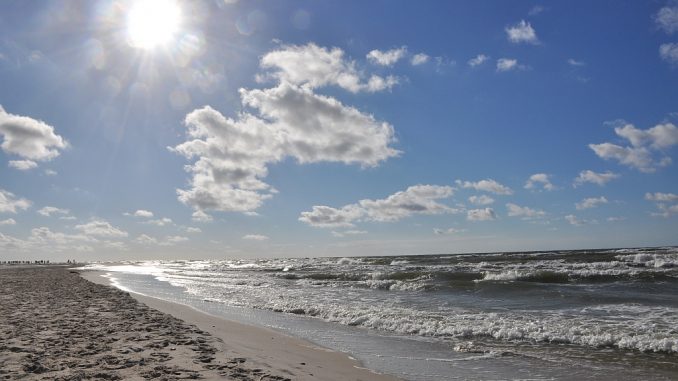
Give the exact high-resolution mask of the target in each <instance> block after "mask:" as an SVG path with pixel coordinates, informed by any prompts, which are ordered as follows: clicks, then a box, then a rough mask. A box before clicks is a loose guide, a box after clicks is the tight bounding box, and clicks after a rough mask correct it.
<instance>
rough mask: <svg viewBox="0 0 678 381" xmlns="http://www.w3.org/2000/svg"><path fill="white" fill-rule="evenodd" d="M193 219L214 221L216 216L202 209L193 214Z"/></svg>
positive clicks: (196, 220)
mask: <svg viewBox="0 0 678 381" xmlns="http://www.w3.org/2000/svg"><path fill="white" fill-rule="evenodd" d="M191 219H192V220H193V221H195V222H212V220H213V219H214V218H212V216H210V215H209V214H207V213H205V212H203V211H202V210H196V211H195V212H193V214H192V215H191Z"/></svg>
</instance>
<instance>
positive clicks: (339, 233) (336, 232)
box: [332, 230, 367, 238]
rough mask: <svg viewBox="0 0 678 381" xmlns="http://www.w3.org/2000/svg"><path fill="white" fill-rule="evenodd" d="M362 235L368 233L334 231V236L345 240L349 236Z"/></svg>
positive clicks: (360, 231)
mask: <svg viewBox="0 0 678 381" xmlns="http://www.w3.org/2000/svg"><path fill="white" fill-rule="evenodd" d="M360 234H367V231H365V230H345V231H341V232H338V231H332V235H333V236H335V237H337V238H343V237H346V236H347V235H360Z"/></svg>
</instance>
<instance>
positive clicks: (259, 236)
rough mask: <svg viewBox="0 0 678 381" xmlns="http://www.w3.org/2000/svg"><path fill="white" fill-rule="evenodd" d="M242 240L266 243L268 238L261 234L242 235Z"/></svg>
mask: <svg viewBox="0 0 678 381" xmlns="http://www.w3.org/2000/svg"><path fill="white" fill-rule="evenodd" d="M242 239H244V240H248V241H267V240H268V237H267V236H265V235H262V234H247V235H244V236H243V237H242Z"/></svg>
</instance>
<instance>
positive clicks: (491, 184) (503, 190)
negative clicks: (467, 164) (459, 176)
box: [455, 179, 513, 195]
mask: <svg viewBox="0 0 678 381" xmlns="http://www.w3.org/2000/svg"><path fill="white" fill-rule="evenodd" d="M455 183H456V184H457V185H458V186H460V187H462V188H467V189H468V188H472V189H475V190H479V191H483V192H489V193H494V194H499V195H511V194H513V190H511V188H509V187H507V186H505V185H502V184H500V183H498V182H496V181H495V180H492V179H485V180H480V181H477V182H472V181H461V180H457V181H455Z"/></svg>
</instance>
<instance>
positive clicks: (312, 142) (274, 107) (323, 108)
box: [170, 44, 400, 221]
mask: <svg viewBox="0 0 678 381" xmlns="http://www.w3.org/2000/svg"><path fill="white" fill-rule="evenodd" d="M317 55H320V56H322V57H324V59H326V60H328V61H332V60H339V61H341V62H343V61H342V55H343V52H342V51H341V50H337V49H333V50H327V49H324V48H319V47H317V46H315V45H313V44H309V45H306V46H292V47H285V48H284V49H282V50H278V51H275V52H273V53H269V54H267V55H266V56H264V58H263V59H262V66H263V67H278V68H280V71H278V72H276V73H274V74H275V76H276V78H278V79H279V80H280V83H279V84H278V85H277V86H276V87H273V88H269V89H263V90H260V89H254V90H246V89H241V90H240V96H241V99H242V103H243V105H244V106H246V107H248V108H249V109H250V110H252V111H253V112H252V113H249V112H243V113H241V114H239V115H238V118H237V119H229V118H226V117H224V116H223V115H222V114H221V113H219V112H218V111H216V110H214V109H213V108H211V107H209V106H206V107H203V108H201V109H197V110H194V111H192V112H191V113H189V114H188V115H187V116H186V119H185V124H186V126H187V128H188V139H187V141H186V142H184V143H182V144H179V145H178V146H176V147H171V148H170V149H171V150H172V151H174V152H176V153H179V154H181V155H183V156H185V157H186V158H187V159H189V160H192V159H197V160H196V161H195V162H194V163H192V164H190V165H188V166H187V167H186V168H187V171H189V172H190V173H191V174H192V179H191V182H190V187H189V189H178V190H177V195H178V199H179V200H180V201H181V202H182V203H184V204H186V205H188V206H191V207H193V208H194V209H195V211H196V212H195V213H194V215H193V218H194V220H196V221H201V220H203V221H204V220H207V219H209V218H211V217H210V216H209V215H208V214H207V213H206V212H207V211H209V210H214V211H224V212H229V211H234V212H243V213H249V212H253V211H254V210H256V209H257V208H259V207H260V206H261V205H262V204H263V202H264V201H265V200H266V199H268V198H271V197H272V196H273V194H275V193H276V190H275V189H273V188H271V187H270V185H268V184H266V183H265V182H264V181H263V179H264V178H265V177H266V176H267V175H268V166H269V165H270V164H272V163H276V162H280V161H281V160H283V159H285V158H287V157H291V158H294V159H296V160H297V161H298V162H299V163H302V164H305V163H316V162H323V161H328V162H340V163H344V164H357V165H360V166H361V167H374V166H377V165H379V164H380V163H381V162H383V161H385V160H387V159H389V158H391V157H394V156H397V155H398V154H399V153H400V152H399V151H397V150H396V149H394V148H392V147H391V144H393V143H394V142H395V137H394V130H393V127H392V126H391V125H390V124H388V123H386V122H381V121H378V120H376V119H375V118H374V117H373V116H372V115H369V114H365V113H362V112H360V111H358V110H357V109H355V108H353V107H349V106H346V105H344V104H342V103H341V102H339V101H338V100H336V99H335V98H332V97H327V96H323V95H319V94H316V93H315V92H314V90H313V89H314V88H315V87H318V86H323V85H328V84H338V83H340V82H341V83H344V82H343V81H344V80H341V79H338V78H343V77H342V75H340V74H341V73H335V74H337V76H332V75H329V74H328V73H329V72H332V70H344V69H341V68H344V66H345V64H337V65H338V68H335V66H336V65H334V64H332V63H329V62H325V61H324V60H323V59H320V60H319V61H320V63H319V64H318V65H316V64H313V65H311V64H310V63H308V62H306V61H304V60H303V58H304V57H306V56H309V57H310V58H309V59H311V60H312V62H315V61H313V60H314V59H315V60H318V58H317V57H316V58H314V57H315V56H317ZM299 70H301V71H299ZM306 71H308V72H306ZM328 78H330V79H328ZM373 78H375V77H373ZM370 81H372V80H370ZM375 86H376V85H375ZM341 87H344V88H347V89H349V90H350V87H346V86H341Z"/></svg>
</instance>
